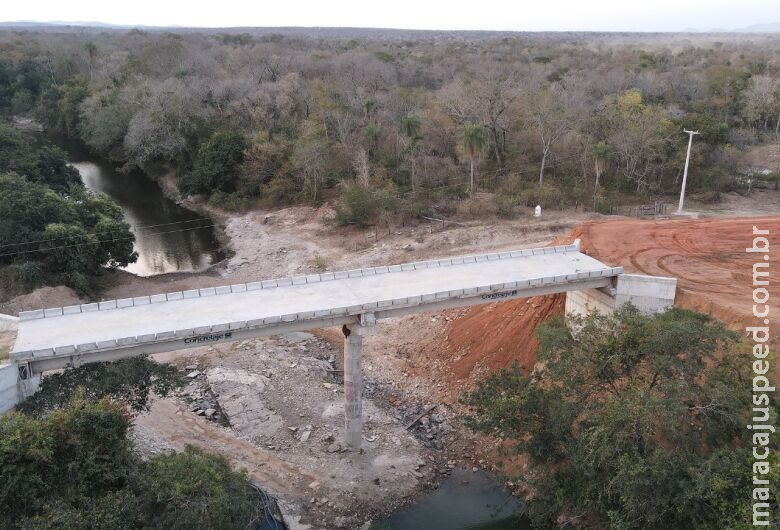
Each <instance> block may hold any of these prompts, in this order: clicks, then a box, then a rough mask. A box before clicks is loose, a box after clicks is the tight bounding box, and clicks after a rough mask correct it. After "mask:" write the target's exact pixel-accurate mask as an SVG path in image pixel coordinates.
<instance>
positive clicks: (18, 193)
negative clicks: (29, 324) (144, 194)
mask: <svg viewBox="0 0 780 530" xmlns="http://www.w3.org/2000/svg"><path fill="white" fill-rule="evenodd" d="M70 190H71V193H70V194H69V195H67V196H65V195H61V194H59V193H56V192H55V191H54V190H52V189H51V188H49V187H47V186H45V185H43V184H38V183H35V182H31V181H30V180H28V179H26V178H24V177H22V176H19V175H16V174H14V173H6V174H0V218H1V219H3V222H2V223H0V246H2V247H3V252H2V253H1V254H3V255H2V256H0V265H2V264H6V265H9V264H13V265H15V266H18V265H20V264H36V266H35V268H36V269H37V270H40V272H41V274H42V275H43V276H42V277H39V278H38V279H37V282H33V283H40V282H45V281H57V282H61V283H65V284H68V285H71V286H72V287H74V288H76V289H77V290H81V291H83V290H85V289H86V288H87V286H88V285H87V284H88V280H87V278H89V277H93V276H96V275H98V274H100V272H101V271H102V270H103V267H104V266H111V267H116V266H125V265H127V264H128V263H131V262H133V261H135V260H136V258H137V254H136V253H135V252H134V251H133V240H134V237H133V234H132V233H131V232H130V226H129V225H128V224H127V223H125V222H124V220H123V217H122V210H121V208H119V206H118V205H117V204H116V203H114V202H113V201H112V200H111V199H109V198H108V197H106V196H101V195H95V194H93V193H92V192H90V191H88V190H86V189H85V188H84V187H82V186H71V188H70ZM27 270H28V271H29V270H31V269H29V268H28V269H27ZM31 286H32V285H31Z"/></svg>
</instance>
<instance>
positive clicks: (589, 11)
mask: <svg viewBox="0 0 780 530" xmlns="http://www.w3.org/2000/svg"><path fill="white" fill-rule="evenodd" d="M2 3H3V4H4V5H3V7H2V9H1V10H0V20H3V21H19V20H31V21H38V22H49V21H71V22H72V21H89V22H105V23H111V24H122V25H147V26H188V27H234V26H329V27H370V28H403V29H451V30H509V31H681V30H685V29H689V28H693V29H698V30H712V29H738V28H743V27H746V26H751V25H754V24H763V23H775V22H780V0H738V1H737V0H646V1H637V0H546V1H545V0H532V1H528V0H514V1H511V0H482V1H474V0H471V1H463V0H449V1H430V0H382V1H377V0H373V1H372V0H319V1H316V0H314V1H310V0H306V1H301V0H297V1H296V0H271V1H269V0H219V1H216V2H215V1H214V0H210V1H203V0H187V1H182V0H130V1H122V2H112V1H107V0H70V1H67V2H65V1H63V0H28V1H18V0H2Z"/></svg>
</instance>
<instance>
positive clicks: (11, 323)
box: [0, 313, 19, 333]
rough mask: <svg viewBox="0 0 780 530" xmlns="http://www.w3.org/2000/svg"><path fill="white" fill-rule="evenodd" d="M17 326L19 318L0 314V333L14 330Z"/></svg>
mask: <svg viewBox="0 0 780 530" xmlns="http://www.w3.org/2000/svg"><path fill="white" fill-rule="evenodd" d="M18 324H19V318H18V317H14V316H11V315H4V314H2V313H0V333H3V332H4V331H9V330H11V329H12V328H15V327H16V326H17V325H18Z"/></svg>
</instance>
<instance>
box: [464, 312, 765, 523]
mask: <svg viewBox="0 0 780 530" xmlns="http://www.w3.org/2000/svg"><path fill="white" fill-rule="evenodd" d="M572 318H573V317H572ZM572 329H576V330H577V331H576V332H574V331H572ZM539 338H540V343H541V346H540V350H539V353H538V360H539V363H540V367H539V368H537V370H536V371H535V372H534V374H533V375H532V376H531V377H527V376H525V375H523V374H522V373H521V372H520V370H519V367H517V365H515V366H514V367H513V368H511V369H505V370H502V371H500V372H498V373H496V374H494V375H492V376H490V377H489V378H488V379H487V380H485V381H483V382H481V383H479V385H478V387H477V389H476V390H475V391H474V392H470V393H467V394H466V397H465V398H464V403H465V404H466V405H468V406H469V407H470V409H471V412H470V414H469V417H468V420H467V424H468V425H469V426H470V427H471V428H473V429H475V430H477V431H479V432H484V433H490V434H493V435H496V436H498V437H499V438H501V439H503V440H506V441H508V442H509V446H508V447H510V451H511V453H512V454H520V453H525V454H527V455H528V457H529V465H530V475H529V477H526V478H528V481H529V483H530V486H531V487H532V489H533V490H534V492H535V493H534V496H533V498H532V499H531V500H530V504H529V507H530V513H531V515H532V517H533V519H534V520H535V521H536V523H537V524H539V525H540V526H542V527H552V526H555V525H556V521H557V523H558V524H561V522H563V524H566V522H567V521H570V522H573V521H585V520H587V521H589V525H592V527H598V528H602V527H609V528H614V529H626V530H631V529H655V528H691V529H701V530H704V529H708V528H735V527H739V528H743V527H744V528H747V527H749V520H748V519H746V517H749V515H747V512H748V511H749V510H750V507H749V504H748V503H749V502H750V498H749V496H747V495H746V492H749V491H750V490H751V488H752V486H751V475H752V473H751V466H750V461H751V459H752V457H751V453H750V447H751V446H752V443H751V442H750V441H748V439H747V438H748V437H747V435H746V431H745V428H744V425H746V424H747V423H749V422H750V418H749V417H748V414H749V413H750V410H751V406H752V403H751V401H750V393H749V392H745V390H744V389H745V384H746V381H749V380H750V379H749V374H748V371H749V367H750V363H749V361H748V360H746V359H744V358H743V357H742V355H741V354H740V353H739V352H738V349H737V348H736V340H737V336H736V334H734V333H732V332H730V331H728V330H726V329H725V327H724V326H723V325H722V324H721V323H719V322H717V321H714V320H713V319H711V318H710V317H709V316H706V315H703V314H699V313H694V312H691V311H685V310H681V309H671V310H669V311H667V312H665V313H661V314H658V315H653V316H643V315H641V314H640V313H639V312H638V311H637V310H636V309H635V308H633V307H631V306H625V307H624V308H623V309H621V310H619V311H617V312H615V313H614V314H612V315H609V316H601V315H591V316H589V317H588V318H586V319H579V320H576V319H575V321H574V326H573V328H569V327H567V326H566V325H565V323H564V322H563V321H562V320H558V321H556V322H554V323H552V324H547V325H545V326H543V327H542V328H541V330H540V332H539ZM777 404H778V403H777V401H775V402H773V403H772V404H770V408H771V409H772V410H773V412H772V414H773V415H774V414H776V413H777ZM773 444H774V446H777V445H778V444H777V442H773ZM775 458H776V457H775ZM775 474H776V475H778V476H779V478H780V473H778V472H777V470H775ZM777 500H778V499H775V500H774V501H772V502H773V503H776V502H777ZM775 509H777V507H775Z"/></svg>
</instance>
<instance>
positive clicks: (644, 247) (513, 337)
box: [423, 217, 780, 387]
mask: <svg viewBox="0 0 780 530" xmlns="http://www.w3.org/2000/svg"><path fill="white" fill-rule="evenodd" d="M754 226H756V227H758V228H759V229H762V230H769V236H768V239H769V242H770V249H780V217H758V218H747V219H695V220H658V221H651V220H639V219H618V220H606V221H590V222H587V223H585V224H583V225H582V226H580V227H578V228H576V229H575V230H574V231H573V232H572V233H571V234H570V236H569V237H568V238H561V239H559V240H558V242H562V241H563V240H573V239H574V238H581V240H582V246H583V249H584V250H585V251H586V252H588V253H589V254H590V255H592V256H593V257H595V258H597V259H599V260H601V261H603V262H605V263H607V264H609V265H615V266H617V265H621V266H623V267H624V268H625V270H626V272H630V273H637V274H649V275H654V276H674V277H676V278H677V280H678V284H677V298H676V301H675V303H676V305H677V306H678V307H683V308H686V309H692V310H696V311H701V312H704V313H708V314H710V315H712V316H714V317H716V318H718V319H720V320H722V321H723V322H725V323H726V324H727V325H728V326H729V327H731V328H732V329H734V330H736V331H744V327H745V326H750V325H761V322H759V321H758V319H756V318H755V317H753V300H752V290H753V287H752V282H753V264H754V263H755V262H758V261H763V254H751V253H747V252H745V248H747V247H749V246H751V244H752V240H753V235H752V231H753V227H754ZM772 252H775V253H776V252H777V250H772V251H771V252H770V277H771V276H772V275H773V272H774V271H773V270H772V266H771V264H772V262H775V261H777V259H778V258H777V257H775V258H774V259H771V257H772V256H773V255H775V254H772ZM769 292H770V299H769V305H770V315H771V318H772V320H773V322H774V325H775V326H776V325H777V323H778V321H780V289H778V288H777V282H772V284H771V285H770V287H769ZM564 301H565V298H564V296H563V295H554V296H545V297H535V298H530V299H527V300H517V301H512V302H502V303H498V304H492V305H488V306H476V307H473V308H469V309H467V310H461V311H457V312H451V313H450V314H451V316H452V317H453V318H451V319H450V320H449V321H448V322H447V325H446V328H445V329H444V330H443V331H442V332H441V333H439V334H437V335H436V336H435V337H434V339H433V340H430V341H428V342H427V343H426V344H425V346H424V347H423V357H426V358H428V359H435V360H436V364H435V365H436V366H440V367H441V370H440V371H441V373H442V374H443V375H444V376H446V377H448V378H449V379H450V382H451V384H452V385H453V386H454V387H460V386H463V385H464V384H468V383H470V382H473V381H475V380H479V379H481V378H482V377H483V376H484V374H485V373H486V372H487V371H489V370H495V369H498V368H503V367H506V366H509V365H510V364H511V363H512V362H513V361H515V360H517V361H519V363H520V365H521V367H523V369H525V370H530V369H531V368H532V367H533V365H534V363H535V362H536V350H537V347H538V343H537V341H536V338H535V331H536V328H537V326H538V325H539V324H540V323H541V322H543V321H544V320H546V319H547V318H548V317H550V316H552V315H555V314H560V313H561V312H562V311H563V306H564Z"/></svg>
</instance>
